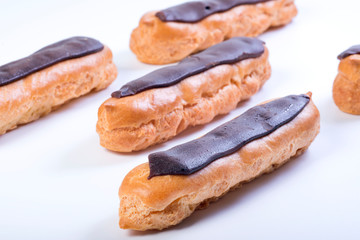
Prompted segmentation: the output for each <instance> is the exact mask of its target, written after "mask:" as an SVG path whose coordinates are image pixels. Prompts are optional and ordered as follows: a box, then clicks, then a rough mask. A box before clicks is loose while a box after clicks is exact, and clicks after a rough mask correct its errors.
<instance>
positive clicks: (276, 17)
mask: <svg viewBox="0 0 360 240" xmlns="http://www.w3.org/2000/svg"><path fill="white" fill-rule="evenodd" d="M244 2H246V4H245V5H244ZM248 2H249V1H243V0H230V1H212V2H209V1H202V2H195V3H194V2H189V3H185V4H182V5H178V6H175V7H172V8H168V9H165V10H162V11H160V12H156V11H154V12H149V13H146V14H145V15H144V16H143V17H142V18H141V20H140V22H139V26H138V27H137V28H136V29H134V30H133V32H132V34H131V39H130V48H131V50H132V51H133V52H134V53H135V55H136V56H137V58H138V59H139V60H140V61H141V62H144V63H150V64H167V63H172V62H177V61H179V60H181V59H183V58H185V57H186V56H189V55H190V54H193V53H196V52H199V51H201V50H204V49H206V48H208V47H210V46H212V45H214V44H217V43H219V42H222V41H224V40H225V39H229V38H232V37H236V36H247V37H254V36H257V35H259V34H261V33H263V32H264V31H266V30H267V29H269V28H270V27H275V26H280V25H284V24H287V23H289V22H290V21H291V19H292V18H294V17H295V16H296V14H297V9H296V6H295V4H294V0H265V1H264V0H255V1H253V3H248ZM239 4H240V5H239ZM232 6H234V7H232ZM228 8H229V9H228ZM224 9H228V10H226V11H224ZM212 10H214V11H212ZM209 13H210V14H209ZM161 19H162V20H161ZM199 19H200V20H199Z"/></svg>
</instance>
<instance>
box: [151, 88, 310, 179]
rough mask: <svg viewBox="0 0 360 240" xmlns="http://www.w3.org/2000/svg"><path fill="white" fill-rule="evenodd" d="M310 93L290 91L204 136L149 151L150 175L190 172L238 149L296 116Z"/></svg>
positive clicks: (307, 100)
mask: <svg viewBox="0 0 360 240" xmlns="http://www.w3.org/2000/svg"><path fill="white" fill-rule="evenodd" d="M309 101H310V98H309V97H308V96H307V95H290V96H287V97H283V98H280V99H277V100H274V101H271V102H268V103H265V104H262V105H259V106H256V107H253V108H251V109H249V110H248V111H246V112H245V113H243V114H242V115H240V116H239V117H237V118H235V119H233V120H231V121H229V122H227V123H225V124H223V125H221V126H219V127H217V128H215V129H214V130H212V131H211V132H209V133H207V134H206V135H204V136H203V137H201V138H199V139H196V140H193V141H191V142H188V143H185V144H182V145H178V146H176V147H173V148H171V149H169V150H167V151H163V152H156V153H152V154H150V155H149V165H150V175H149V177H148V178H149V179H150V178H152V177H154V176H160V175H189V174H192V173H194V172H196V171H198V170H200V169H202V168H204V167H205V166H207V165H208V164H210V163H211V162H213V161H214V160H216V159H219V158H221V157H224V156H226V155H229V154H232V153H234V152H236V151H238V150H239V149H240V148H241V147H243V146H244V145H245V144H247V143H249V142H251V141H253V140H256V139H258V138H261V137H263V136H266V135H268V134H270V133H272V132H274V131H275V130H276V129H278V128H280V127H281V126H283V125H284V124H286V123H288V122H290V121H291V120H292V119H294V118H295V117H296V116H297V115H298V114H299V113H300V112H301V111H302V110H303V108H304V107H305V106H306V105H307V104H308V103H309Z"/></svg>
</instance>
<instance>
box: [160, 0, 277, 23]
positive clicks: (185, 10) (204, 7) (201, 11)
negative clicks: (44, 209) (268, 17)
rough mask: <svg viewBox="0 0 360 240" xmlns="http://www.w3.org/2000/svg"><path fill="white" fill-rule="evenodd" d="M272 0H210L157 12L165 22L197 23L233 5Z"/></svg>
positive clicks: (184, 4)
mask: <svg viewBox="0 0 360 240" xmlns="http://www.w3.org/2000/svg"><path fill="white" fill-rule="evenodd" d="M267 1H270V0H208V1H194V2H187V3H183V4H179V5H176V6H174V7H170V8H167V9H165V10H162V11H159V12H157V13H156V14H155V16H157V17H158V18H159V19H160V20H161V21H163V22H185V23H195V22H199V21H201V20H202V19H204V18H206V17H208V16H209V15H211V14H214V13H218V12H225V11H227V10H229V9H231V8H233V7H236V6H239V5H245V4H256V3H262V2H267Z"/></svg>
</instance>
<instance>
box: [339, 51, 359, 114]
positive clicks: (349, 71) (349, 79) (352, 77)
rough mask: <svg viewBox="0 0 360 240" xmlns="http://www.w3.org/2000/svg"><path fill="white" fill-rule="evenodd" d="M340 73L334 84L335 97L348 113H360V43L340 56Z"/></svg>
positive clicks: (342, 108)
mask: <svg viewBox="0 0 360 240" xmlns="http://www.w3.org/2000/svg"><path fill="white" fill-rule="evenodd" d="M338 59H339V60H340V64H339V69H338V71H339V73H338V74H337V76H336V78H335V81H334V84H333V99H334V102H335V104H336V105H337V106H338V108H339V109H340V110H341V111H343V112H346V113H350V114H355V115H360V71H359V70H360V45H355V46H352V47H351V48H349V49H347V50H346V51H344V52H343V53H341V54H340V55H339V56H338Z"/></svg>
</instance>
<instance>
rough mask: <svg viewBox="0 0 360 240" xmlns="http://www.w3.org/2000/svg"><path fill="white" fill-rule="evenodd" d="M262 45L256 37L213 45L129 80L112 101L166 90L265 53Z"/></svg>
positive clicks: (234, 39)
mask: <svg viewBox="0 0 360 240" xmlns="http://www.w3.org/2000/svg"><path fill="white" fill-rule="evenodd" d="M263 44H264V43H263V42H262V41H260V40H258V39H256V38H247V37H235V38H231V39H229V40H227V41H224V42H222V43H219V44H216V45H214V46H212V47H210V48H208V49H206V50H204V51H202V52H200V53H198V54H194V55H191V56H189V57H186V58H185V59H183V60H182V61H180V62H179V63H178V64H177V65H175V66H170V67H164V68H161V69H158V70H155V71H153V72H151V73H149V74H147V75H145V76H143V77H141V78H138V79H136V80H134V81H131V82H129V83H127V84H125V85H124V86H122V87H121V88H120V90H118V91H116V92H113V93H112V94H111V96H112V97H114V98H121V97H126V96H131V95H135V94H137V93H139V92H142V91H145V90H148V89H152V88H159V87H169V86H172V85H175V84H177V83H179V82H180V81H182V80H184V79H185V78H187V77H191V76H193V75H196V74H198V73H201V72H204V71H206V70H208V69H210V68H213V67H215V66H218V65H221V64H232V63H236V62H239V61H241V60H244V59H248V58H256V57H259V56H261V55H262V54H263V53H264V50H265V49H264V46H263Z"/></svg>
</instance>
